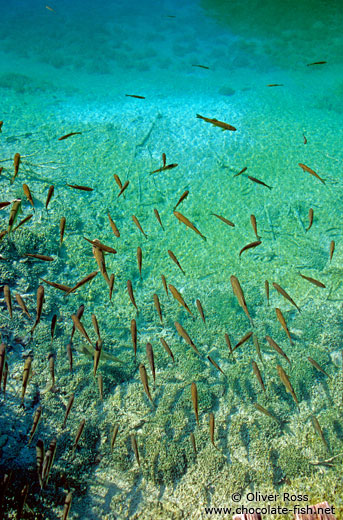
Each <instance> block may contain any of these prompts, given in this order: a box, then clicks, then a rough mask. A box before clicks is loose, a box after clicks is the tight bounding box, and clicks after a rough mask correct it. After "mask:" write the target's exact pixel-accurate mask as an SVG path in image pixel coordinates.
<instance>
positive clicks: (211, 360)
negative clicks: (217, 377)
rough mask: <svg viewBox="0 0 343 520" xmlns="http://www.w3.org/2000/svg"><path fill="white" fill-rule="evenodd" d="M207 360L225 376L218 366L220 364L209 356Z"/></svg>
mask: <svg viewBox="0 0 343 520" xmlns="http://www.w3.org/2000/svg"><path fill="white" fill-rule="evenodd" d="M207 359H208V360H209V362H210V363H211V364H212V365H213V366H214V367H215V368H216V369H217V370H219V372H221V373H222V374H223V375H224V376H225V374H224V372H223V371H222V369H221V368H220V366H219V365H218V363H216V362H215V361H214V359H212V358H211V357H210V356H207Z"/></svg>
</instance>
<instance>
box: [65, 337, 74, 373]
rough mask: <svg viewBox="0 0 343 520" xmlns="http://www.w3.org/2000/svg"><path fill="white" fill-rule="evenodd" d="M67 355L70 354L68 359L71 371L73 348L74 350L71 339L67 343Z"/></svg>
mask: <svg viewBox="0 0 343 520" xmlns="http://www.w3.org/2000/svg"><path fill="white" fill-rule="evenodd" d="M66 348H67V356H68V361H69V370H70V372H72V371H73V350H72V342H71V341H70V342H69V343H68V344H67V347H66Z"/></svg>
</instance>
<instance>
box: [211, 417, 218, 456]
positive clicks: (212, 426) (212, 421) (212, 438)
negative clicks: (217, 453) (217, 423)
mask: <svg viewBox="0 0 343 520" xmlns="http://www.w3.org/2000/svg"><path fill="white" fill-rule="evenodd" d="M210 439H211V443H212V444H213V446H214V447H215V448H216V449H217V446H216V445H215V444H214V415H213V413H212V412H210Z"/></svg>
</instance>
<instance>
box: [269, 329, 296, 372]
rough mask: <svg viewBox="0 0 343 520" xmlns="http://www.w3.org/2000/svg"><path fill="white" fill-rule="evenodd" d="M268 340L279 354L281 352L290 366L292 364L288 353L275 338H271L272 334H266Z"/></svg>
mask: <svg viewBox="0 0 343 520" xmlns="http://www.w3.org/2000/svg"><path fill="white" fill-rule="evenodd" d="M266 340H267V341H268V343H269V345H270V346H271V347H272V348H273V349H274V350H276V352H277V353H278V354H280V356H282V357H283V358H284V359H285V360H286V361H287V362H288V363H289V364H290V366H291V365H292V363H291V361H290V359H289V357H288V356H287V354H285V353H284V351H283V350H282V348H281V347H279V345H278V344H277V343H276V342H275V341H274V340H273V338H271V337H270V336H266Z"/></svg>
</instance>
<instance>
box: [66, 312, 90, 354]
mask: <svg viewBox="0 0 343 520" xmlns="http://www.w3.org/2000/svg"><path fill="white" fill-rule="evenodd" d="M71 319H72V320H73V323H74V325H75V328H76V329H77V330H78V331H79V332H80V334H82V336H83V337H84V338H85V339H86V340H87V341H88V343H89V344H90V345H91V346H92V347H93V343H92V342H91V340H90V339H89V336H88V334H87V332H86V329H85V328H84V326H83V325H82V323H81V321H80V319H79V318H78V317H77V316H76V314H72V315H71Z"/></svg>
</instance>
